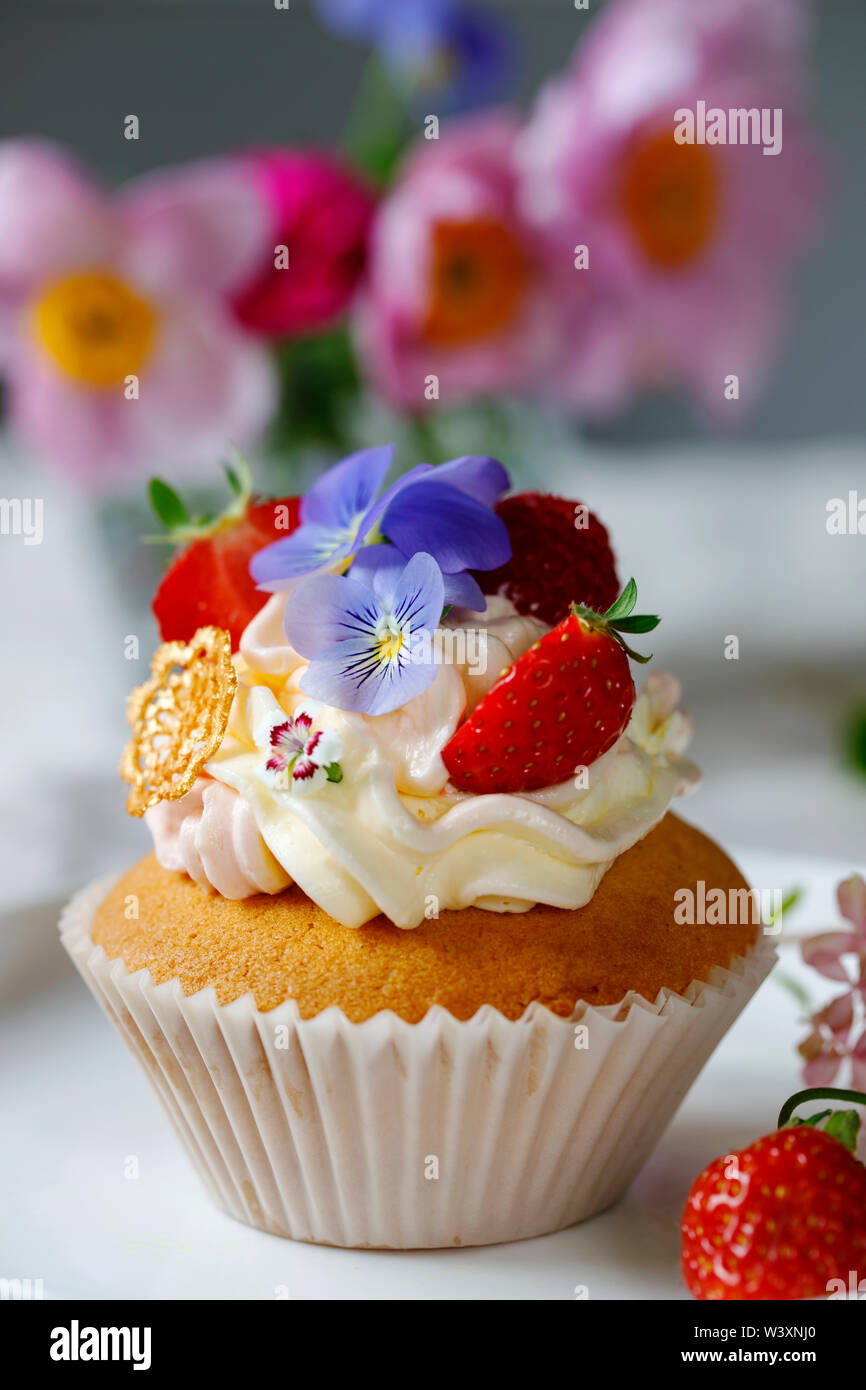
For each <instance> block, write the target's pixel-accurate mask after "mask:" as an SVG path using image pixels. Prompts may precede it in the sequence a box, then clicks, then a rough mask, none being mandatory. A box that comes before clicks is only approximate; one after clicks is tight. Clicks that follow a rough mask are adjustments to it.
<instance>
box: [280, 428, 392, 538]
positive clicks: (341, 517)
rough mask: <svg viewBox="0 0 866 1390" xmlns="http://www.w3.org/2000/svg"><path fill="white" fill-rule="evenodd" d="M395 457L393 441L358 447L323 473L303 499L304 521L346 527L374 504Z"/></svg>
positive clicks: (355, 522)
mask: <svg viewBox="0 0 866 1390" xmlns="http://www.w3.org/2000/svg"><path fill="white" fill-rule="evenodd" d="M393 459H394V446H393V444H385V445H383V446H382V447H381V448H378V449H359V450H358V452H357V453H355V454H349V456H348V457H347V458H344V459H342V460H341V462H340V463H337V464H335V465H334V467H333V468H329V469H328V471H327V473H323V474H322V476H321V478H319V479H318V480H317V481H316V482H315V483H314V484H313V486H312V487H311V488H310V489H309V491H308V492H307V493H306V494H305V495H304V497H303V499H302V501H301V521H302V522H303V523H304V525H307V524H308V523H310V522H316V523H317V524H318V525H319V526H323V527H339V528H340V529H342V530H345V529H347V528H349V527H352V526H354V525H356V524H357V522H358V519H359V518H360V517H363V516H364V515H365V514H366V512H367V511H369V509H370V507H371V506H372V503H373V499H374V498H375V496H376V493H377V492H378V491H379V489H380V487H381V486H382V484H383V483H384V481H385V475H386V474H387V472H388V469H389V468H390V467H391V464H392V462H393Z"/></svg>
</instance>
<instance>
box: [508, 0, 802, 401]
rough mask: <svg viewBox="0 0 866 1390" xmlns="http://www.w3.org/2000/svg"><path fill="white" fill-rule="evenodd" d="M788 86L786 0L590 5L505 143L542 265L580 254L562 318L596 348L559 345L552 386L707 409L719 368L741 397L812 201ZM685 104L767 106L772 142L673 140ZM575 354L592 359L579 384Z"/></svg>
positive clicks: (582, 395) (791, 14) (767, 338)
mask: <svg viewBox="0 0 866 1390" xmlns="http://www.w3.org/2000/svg"><path fill="white" fill-rule="evenodd" d="M804 85H805V84H804V54H803V23H802V9H801V6H800V4H799V3H798V0H762V3H760V4H758V3H755V0H715V3H713V4H712V5H702V4H697V3H695V2H694V0H611V3H610V4H608V5H607V6H605V9H604V11H603V13H602V14H601V16H600V17H599V18H598V19H597V20H596V21H595V22H594V25H593V27H592V28H591V29H590V31H589V33H588V35H587V39H586V41H585V42H584V43H582V44H581V46H580V48H579V50H578V52H577V55H576V57H575V59H574V61H573V63H572V66H571V67H570V68H569V70H568V71H567V72H566V73H565V75H564V76H561V77H558V78H556V79H555V80H553V81H552V82H550V83H549V84H548V85H547V87H546V88H545V89H544V90H543V91H542V93H541V95H540V97H539V99H538V101H537V104H536V107H535V110H534V112H533V113H532V114H531V116H530V119H529V122H528V125H527V128H526V130H525V132H524V134H523V137H522V139H521V142H520V148H519V160H520V166H521V170H522V180H521V198H522V210H523V212H524V213H525V215H526V217H527V219H528V220H531V221H532V223H533V224H534V225H535V226H536V228H537V229H538V230H539V231H540V232H541V233H542V234H543V236H544V239H545V243H546V246H547V253H548V255H549V256H550V257H551V259H552V261H553V262H554V263H555V265H556V266H557V270H558V273H559V274H561V273H562V268H563V267H564V266H568V267H571V266H572V264H573V258H574V255H575V248H576V246H578V245H583V246H586V247H587V248H588V262H589V268H588V269H584V270H574V271H573V272H572V274H571V281H572V325H573V331H574V333H575V335H577V337H578V338H579V340H580V341H581V342H584V340H585V337H586V334H587V331H588V328H587V317H586V316H587V312H589V313H590V315H591V323H590V325H589V332H590V333H591V334H593V335H595V334H597V335H598V337H597V347H598V351H596V350H595V349H594V348H593V346H592V344H591V343H590V344H589V345H588V346H587V350H586V352H581V353H578V354H569V353H568V352H563V353H562V355H561V360H560V365H559V370H558V371H556V372H554V373H552V374H551V377H550V382H551V386H552V389H553V391H554V393H555V394H558V395H560V396H561V397H564V398H565V399H566V400H569V401H572V402H573V403H575V404H577V405H580V406H583V407H588V408H593V407H595V408H597V409H599V410H602V409H609V408H612V407H618V406H620V405H622V404H623V403H625V402H626V400H627V399H628V398H629V397H630V395H631V394H632V393H633V391H634V390H635V389H638V388H640V387H643V386H656V385H680V386H685V387H686V388H687V389H690V390H691V391H692V392H693V393H695V394H696V396H697V397H698V398H699V400H700V401H701V402H702V404H703V405H704V406H705V408H707V409H709V410H710V411H712V412H714V413H721V412H722V411H724V410H730V409H731V406H730V403H729V402H728V401H727V400H726V399H725V396H724V383H725V378H726V377H727V376H729V375H730V374H735V375H737V376H738V377H739V392H740V395H739V398H740V401H741V402H742V401H746V400H749V399H751V398H753V397H754V396H755V395H756V394H757V392H758V390H759V388H760V386H761V384H762V380H763V378H764V376H765V373H766V370H767V367H768V365H769V362H770V360H771V356H772V353H773V349H774V347H775V344H776V342H777V339H778V335H779V329H780V325H781V320H782V308H783V289H784V281H785V275H786V272H787V270H788V267H789V265H790V262H791V260H792V258H793V256H794V255H795V253H796V252H797V251H798V250H800V249H801V248H802V246H803V245H804V243H805V242H806V241H807V240H808V238H809V236H810V235H811V233H812V231H813V228H814V221H815V218H814V209H815V206H816V203H817V201H818V200H819V182H820V181H819V179H818V170H817V160H816V157H815V153H814V149H813V146H812V142H811V139H810V137H809V135H808V134H807V133H806V131H805V126H804V116H803V113H804V92H803V88H804ZM699 102H703V103H705V106H704V110H705V111H709V110H711V109H712V108H721V109H722V110H723V111H724V112H725V113H727V112H728V111H729V110H732V109H734V110H737V109H740V108H745V109H746V110H747V111H748V110H751V109H753V108H754V109H755V110H756V112H758V113H760V111H761V110H762V109H764V108H766V109H767V110H768V112H769V113H770V115H771V116H772V112H773V111H774V109H775V108H781V109H782V112H783V121H782V125H781V128H780V133H781V136H782V143H781V149H780V150H779V152H778V153H775V154H769V155H765V154H764V150H763V148H762V146H761V145H760V144H757V143H756V144H752V143H748V144H740V143H725V144H721V143H719V144H710V143H698V142H695V143H678V142H677V140H676V139H675V137H674V131H675V126H676V124H677V120H676V116H675V113H676V112H677V111H679V110H683V109H686V108H688V109H690V110H691V111H693V112H697V110H698V103H699ZM750 130H751V127H750ZM563 293H564V294H567V293H568V291H567V290H566V289H565V287H563ZM587 360H588V361H589V362H590V364H592V363H594V362H595V361H597V360H603V361H604V370H603V372H600V373H599V372H595V373H594V375H593V376H592V377H591V378H590V379H589V380H588V379H587V375H586V363H587ZM596 384H597V385H598V387H599V390H598V391H596V390H595V385H596Z"/></svg>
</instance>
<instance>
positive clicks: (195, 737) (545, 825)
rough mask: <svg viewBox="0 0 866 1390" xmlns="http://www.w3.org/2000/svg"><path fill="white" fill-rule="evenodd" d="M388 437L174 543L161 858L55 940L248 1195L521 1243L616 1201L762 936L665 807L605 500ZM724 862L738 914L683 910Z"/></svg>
mask: <svg viewBox="0 0 866 1390" xmlns="http://www.w3.org/2000/svg"><path fill="white" fill-rule="evenodd" d="M391 461H392V453H391V451H390V450H388V449H373V450H365V451H362V452H361V453H359V454H356V455H352V456H351V457H350V458H348V459H346V460H344V461H343V462H342V463H340V464H338V465H337V466H336V467H335V468H333V469H331V470H330V472H328V473H326V474H325V475H324V476H323V477H322V478H321V479H319V481H318V482H317V483H316V484H315V485H314V486H313V488H312V489H311V490H310V492H309V493H308V494H307V495H306V496H305V497H304V498H303V499H302V500H301V502H300V506H299V507H298V506H297V505H296V504H295V502H294V501H293V500H291V499H286V500H285V501H284V502H279V503H273V504H270V507H269V510H267V507H268V504H261V503H260V504H258V506H257V507H256V508H254V509H251V510H247V511H246V512H244V505H239V504H238V503H237V502H236V503H235V505H234V507H233V509H232V514H231V518H230V519H229V520H227V521H225V522H223V523H219V524H217V526H216V527H215V528H214V529H213V532H212V533H211V534H203V535H201V536H199V537H197V538H195V539H193V542H192V544H191V545H189V546H188V547H187V549H185V550H184V551H183V552H182V553H181V555H180V557H179V558H178V560H177V561H176V562H175V564H174V565H173V566H172V568H171V569H170V570H169V573H168V575H167V576H166V579H165V580H164V582H163V585H162V586H161V589H160V592H159V594H158V595H157V599H156V601H155V611H156V612H157V615H158V617H159V620H160V626H161V631H162V636H163V637H164V638H165V639H167V640H166V641H165V642H164V645H163V646H162V647H161V648H160V649H159V650H158V652H157V654H156V656H155V658H154V662H153V671H152V676H151V679H150V680H149V681H148V682H147V683H146V684H145V685H144V686H142V687H140V688H139V690H137V691H135V692H134V693H133V695H132V697H131V698H130V705H129V718H130V723H131V725H132V730H133V733H132V741H131V743H130V746H129V748H128V749H127V752H126V755H125V757H124V762H123V768H122V771H123V774H124V776H125V777H126V779H127V781H128V782H129V783H130V790H129V795H128V802H127V804H128V808H129V809H130V810H131V812H132V813H133V814H135V815H143V816H144V819H145V822H146V824H147V826H148V829H149V830H150V832H151V835H152V840H153V852H152V853H151V854H149V855H148V856H147V857H146V858H144V859H143V860H142V861H141V862H140V863H138V864H136V865H135V866H134V867H133V868H132V869H130V870H128V871H127V872H126V873H125V874H123V875H122V876H121V877H119V878H118V879H116V880H115V881H114V882H112V883H105V882H100V883H97V884H92V885H90V886H89V887H88V888H86V889H84V890H83V891H82V892H81V893H80V894H78V895H77V897H76V898H75V899H73V901H72V902H71V903H70V904H69V906H68V908H67V909H66V912H65V914H64V917H63V920H62V923H61V932H62V938H63V942H64V944H65V946H66V948H67V950H68V951H69V953H70V955H71V957H72V959H73V960H74V961H75V963H76V965H77V967H78V969H79V970H80V972H81V974H82V975H83V977H84V978H85V980H86V981H87V983H88V985H89V986H90V988H91V989H92V991H93V993H94V994H95V995H96V997H97V999H98V1000H99V1001H100V1003H101V1004H102V1005H103V1007H104V1008H105V1010H106V1012H107V1014H108V1016H109V1017H110V1018H111V1020H112V1021H113V1022H114V1023H115V1025H116V1026H117V1027H118V1029H119V1031H120V1032H121V1034H122V1036H123V1037H124V1039H125V1041H126V1042H127V1044H128V1045H129V1047H130V1048H131V1050H132V1051H133V1053H134V1054H135V1055H136V1056H137V1058H138V1059H139V1061H140V1062H141V1065H142V1066H143V1068H144V1070H145V1073H146V1074H147V1076H148V1077H149V1079H150V1080H151V1082H152V1084H153V1086H154V1088H155V1090H156V1092H157V1094H158V1095H159V1096H160V1098H161V1100H162V1101H163V1104H164V1106H165V1108H166V1110H167V1111H168V1114H169V1115H170V1117H171V1118H172V1120H173V1121H174V1124H175V1126H176V1128H177V1130H178V1132H179V1134H180V1136H181V1138H182V1139H183V1140H184V1142H185V1144H186V1147H187V1150H188V1152H189V1154H190V1156H191V1158H192V1160H193V1162H194V1164H195V1166H196V1167H197V1168H198V1170H199V1172H200V1173H201V1174H202V1177H203V1179H204V1181H205V1183H206V1184H207V1186H208V1188H209V1189H210V1191H211V1193H212V1194H213V1196H214V1198H215V1200H216V1201H217V1202H218V1203H219V1204H220V1206H222V1207H223V1208H224V1209H225V1210H226V1211H227V1212H228V1213H230V1214H231V1215H233V1216H235V1217H237V1218H238V1219H239V1220H242V1221H245V1222H248V1223H249V1224H250V1225H253V1226H256V1227H258V1228H260V1229H262V1230H266V1231H269V1232H272V1233H274V1234H277V1235H282V1236H288V1237H292V1238H294V1239H298V1240H308V1241H315V1242H320V1243H327V1244H333V1245H340V1246H352V1247H363V1246H370V1247H390V1248H413V1247H416V1248H417V1247H435V1246H459V1245H477V1244H487V1243H492V1242H497V1241H506V1240H516V1239H522V1238H525V1237H529V1236H535V1235H541V1234H543V1233H545V1232H549V1231H555V1230H558V1229H560V1228H562V1227H564V1226H567V1225H570V1224H572V1223H574V1222H576V1221H580V1220H583V1219H585V1218H586V1217H589V1216H591V1215H594V1214H595V1213H597V1212H600V1211H602V1210H604V1208H605V1207H607V1206H609V1205H610V1204H611V1203H612V1202H614V1201H615V1200H616V1199H617V1198H618V1197H619V1196H620V1195H621V1193H622V1192H623V1191H624V1190H625V1188H626V1187H627V1186H628V1184H629V1182H630V1181H631V1180H632V1178H633V1177H634V1176H635V1174H636V1173H637V1171H638V1170H639V1168H640V1166H641V1165H642V1163H643V1162H644V1161H645V1159H646V1158H647V1156H648V1154H649V1153H650V1151H651V1150H652V1147H653V1145H654V1144H655V1142H656V1141H657V1139H658V1137H659V1136H660V1134H661V1133H662V1131H663V1129H664V1128H665V1126H666V1125H667V1123H668V1121H669V1120H670V1118H671V1116H672V1115H673V1113H674V1111H675V1110H676V1108H677V1106H678V1105H679V1103H680V1101H681V1099H682V1098H683V1096H684V1094H685V1092H686V1091H687V1089H688V1087H689V1086H690V1085H691V1083H692V1081H693V1080H694V1079H695V1077H696V1076H697V1074H698V1072H699V1071H700V1069H701V1067H702V1066H703V1064H704V1062H705V1061H706V1059H707V1058H708V1056H709V1055H710V1053H711V1052H712V1050H713V1048H714V1047H715V1046H716V1044H717V1042H718V1041H719V1039H720V1038H721V1037H722V1036H723V1034H724V1033H725V1031H726V1030H727V1028H728V1027H729V1026H730V1025H731V1023H732V1022H733V1021H734V1019H735V1018H736V1017H737V1015H738V1014H739V1012H740V1010H741V1009H742V1008H743V1006H744V1005H745V1003H746V1002H747V1001H748V999H749V998H750V997H751V995H752V993H753V992H754V990H755V989H756V988H757V986H758V985H759V984H760V982H761V980H762V979H763V978H764V976H765V975H766V974H767V972H768V970H769V969H770V967H771V965H772V962H773V951H772V948H771V947H770V946H769V944H768V942H767V940H766V939H765V937H764V936H763V934H762V931H761V922H760V917H759V914H758V912H757V910H754V908H755V905H754V900H753V898H752V895H750V894H749V892H748V886H747V884H746V883H745V881H744V879H743V877H742V875H741V874H740V873H739V871H738V870H737V868H736V867H735V865H734V864H733V863H732V862H731V860H730V859H729V858H728V857H727V856H726V855H725V854H724V852H723V851H722V850H721V849H720V848H719V847H718V846H717V845H715V844H714V843H713V842H712V841H711V840H709V839H707V838H706V837H705V836H704V835H702V834H700V833H699V832H698V831H697V830H695V829H693V828H692V827H691V826H689V825H687V824H686V823H685V822H684V821H682V820H680V819H679V818H678V817H677V816H675V815H674V814H673V813H672V812H671V811H670V807H671V805H672V803H673V801H674V799H675V798H676V797H678V796H680V795H683V794H685V793H688V792H689V791H691V790H693V788H694V787H695V786H696V784H697V781H698V774H697V771H696V769H695V768H694V766H693V765H692V764H691V763H690V762H689V761H687V760H686V758H685V757H684V753H685V750H686V747H687V745H688V742H689V737H690V732H691V731H690V724H689V721H688V719H687V717H686V716H685V715H684V714H683V713H682V712H681V711H679V709H678V700H679V694H680V691H679V686H678V684H677V682H676V680H675V678H674V677H673V676H671V675H669V674H666V673H661V672H658V673H654V674H651V675H650V676H649V678H648V679H647V680H646V681H645V683H644V685H643V689H642V691H641V693H640V694H637V693H636V691H635V686H634V682H633V678H632V675H631V663H632V662H633V661H638V662H642V661H644V660H646V657H645V656H644V655H643V654H642V653H641V654H639V653H638V652H636V651H633V650H632V649H631V647H630V645H629V643H630V642H631V641H632V640H634V635H635V634H644V633H649V632H650V631H651V630H652V628H653V627H654V626H655V625H656V623H657V621H658V619H656V618H649V617H641V616H639V615H637V614H636V613H635V611H634V609H635V606H636V588H635V585H634V581H631V580H630V581H629V582H628V584H626V585H625V587H624V588H623V589H622V590H620V585H619V583H618V580H617V575H616V570H615V566H614V560H613V555H612V553H611V550H610V546H609V543H608V538H607V533H606V531H605V529H604V527H603V526H602V525H601V523H600V522H599V521H598V520H597V518H595V517H594V516H593V515H592V514H591V513H590V512H589V511H588V510H587V508H586V507H585V506H584V505H583V504H581V503H575V502H569V501H565V500H564V499H560V498H551V497H545V496H541V495H538V494H521V495H518V496H511V497H503V494H504V493H505V492H506V491H507V489H508V485H509V484H508V478H507V475H506V474H505V471H504V469H502V467H501V465H499V464H498V463H496V462H495V460H493V459H488V458H483V457H475V456H471V457H467V458H462V459H457V460H454V461H453V462H451V463H448V464H442V465H440V466H439V467H437V468H435V469H432V468H429V467H427V466H426V465H422V466H421V467H420V468H417V469H415V470H413V471H412V472H410V473H408V474H406V475H404V476H403V477H402V478H400V479H398V481H397V483H395V484H393V485H392V486H391V487H389V488H387V489H385V490H384V491H383V490H382V488H383V484H384V479H385V475H386V473H387V472H388V470H389V468H390V465H391ZM242 502H245V499H242ZM253 516H254V517H255V523H256V524H255V525H253V524H251V520H250V519H251V517H253ZM187 535H188V533H187ZM270 536H276V539H270V540H269V543H265V542H267V541H268V538H269V537H270ZM247 563H249V572H250V577H249V578H248V577H247V573H246V567H247ZM268 594H269V595H270V597H267V595H268ZM712 890H714V893H715V897H716V900H717V901H718V900H722V901H724V902H726V903H727V902H730V903H731V904H734V905H736V906H737V908H738V910H737V911H732V912H731V913H726V914H722V916H721V920H723V921H725V922H726V925H724V926H720V925H718V922H719V920H720V916H719V913H718V912H715V913H701V912H700V911H698V912H697V913H695V912H693V911H691V912H689V911H683V910H682V905H683V903H684V902H686V901H688V900H689V895H691V901H692V903H694V901H695V900H696V897H697V899H698V900H699V905H700V904H702V903H703V902H705V901H707V900H709V898H710V897H711V896H712ZM744 909H745V910H744ZM704 916H706V917H708V918H709V919H710V920H709V921H704V920H701V919H702V917H704ZM695 917H697V920H694V918H695Z"/></svg>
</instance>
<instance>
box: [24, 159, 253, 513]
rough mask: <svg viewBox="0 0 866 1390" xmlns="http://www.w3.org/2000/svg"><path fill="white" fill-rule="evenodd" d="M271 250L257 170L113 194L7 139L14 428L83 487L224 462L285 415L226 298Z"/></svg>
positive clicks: (176, 174)
mask: <svg viewBox="0 0 866 1390" xmlns="http://www.w3.org/2000/svg"><path fill="white" fill-rule="evenodd" d="M269 240H270V236H269V228H268V221H267V213H266V209H265V207H264V205H263V203H262V202H261V200H260V198H259V196H258V194H257V192H256V189H255V187H254V186H253V184H252V183H251V180H250V176H249V172H248V170H247V169H246V168H245V167H244V166H243V165H242V164H240V163H239V162H238V161H236V160H230V159H226V160H214V161H208V162H204V163H200V164H193V165H190V166H188V167H187V168H183V169H177V170H168V171H165V172H161V173H157V174H152V175H149V176H147V177H145V178H141V179H138V180H136V181H135V182H133V183H130V184H128V185H127V186H126V187H125V188H124V189H122V190H121V191H120V192H119V193H118V194H116V195H111V194H109V193H107V192H106V191H105V190H104V189H102V188H101V187H99V186H98V185H97V184H96V183H95V182H93V181H92V180H91V179H90V178H89V177H88V176H87V175H86V173H85V172H84V171H83V170H81V169H80V168H79V167H78V166H77V165H76V164H75V163H74V161H73V160H72V159H70V158H69V157H68V156H67V155H66V154H65V153H63V152H62V151H61V150H59V149H58V148H56V147H54V146H52V145H49V144H47V143H44V142H42V141H39V140H8V141H5V142H2V143H0V373H2V375H3V377H4V378H5V380H6V383H7V385H8V390H9V396H8V400H9V407H10V414H11V420H12V424H13V427H14V428H16V429H17V430H18V432H19V433H20V434H21V436H22V438H23V439H24V440H25V441H27V442H29V443H30V444H31V445H32V446H35V447H36V448H38V449H39V450H41V451H44V453H45V454H46V455H47V456H48V457H49V458H50V459H52V460H54V461H56V462H57V463H58V464H60V465H62V466H63V467H65V468H67V469H69V470H70V471H71V472H74V473H75V474H77V475H78V476H79V477H80V478H81V479H83V480H85V481H88V482H94V483H97V482H98V483H101V484H102V485H107V486H115V487H116V486H117V485H118V484H119V483H120V481H121V478H122V476H123V475H125V474H127V473H129V472H130V471H131V470H134V469H136V468H140V469H144V468H153V467H154V466H155V465H156V464H158V465H159V467H160V469H169V468H179V469H190V468H196V467H210V466H212V464H213V461H214V459H215V458H218V457H220V456H221V455H222V454H223V453H224V451H225V447H226V440H227V439H232V440H234V441H235V442H236V443H237V444H238V445H240V446H244V445H245V444H246V445H250V444H253V443H254V442H255V441H256V439H257V438H258V436H259V435H260V433H261V432H262V430H263V429H264V427H265V426H266V425H267V423H268V421H269V419H270V417H271V414H272V412H273V410H274V408H275V405H276V387H275V379H274V375H273V370H272V366H271V363H270V360H269V358H268V356H267V354H266V353H265V351H264V350H263V349H262V348H260V347H259V346H258V345H257V344H255V343H254V342H253V340H252V339H251V338H250V337H249V336H248V335H247V334H246V333H244V332H243V331H242V330H241V329H239V328H238V327H237V325H236V324H235V323H234V321H233V319H232V316H231V313H230V310H229V306H228V303H227V300H228V296H229V295H230V294H231V293H232V291H233V290H234V289H235V287H236V286H237V285H238V284H242V283H243V282H244V281H245V280H248V279H249V277H250V274H251V271H252V270H253V268H254V267H255V266H256V265H257V264H259V263H260V262H261V258H262V252H263V247H265V246H266V245H267V244H268V243H269Z"/></svg>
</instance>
